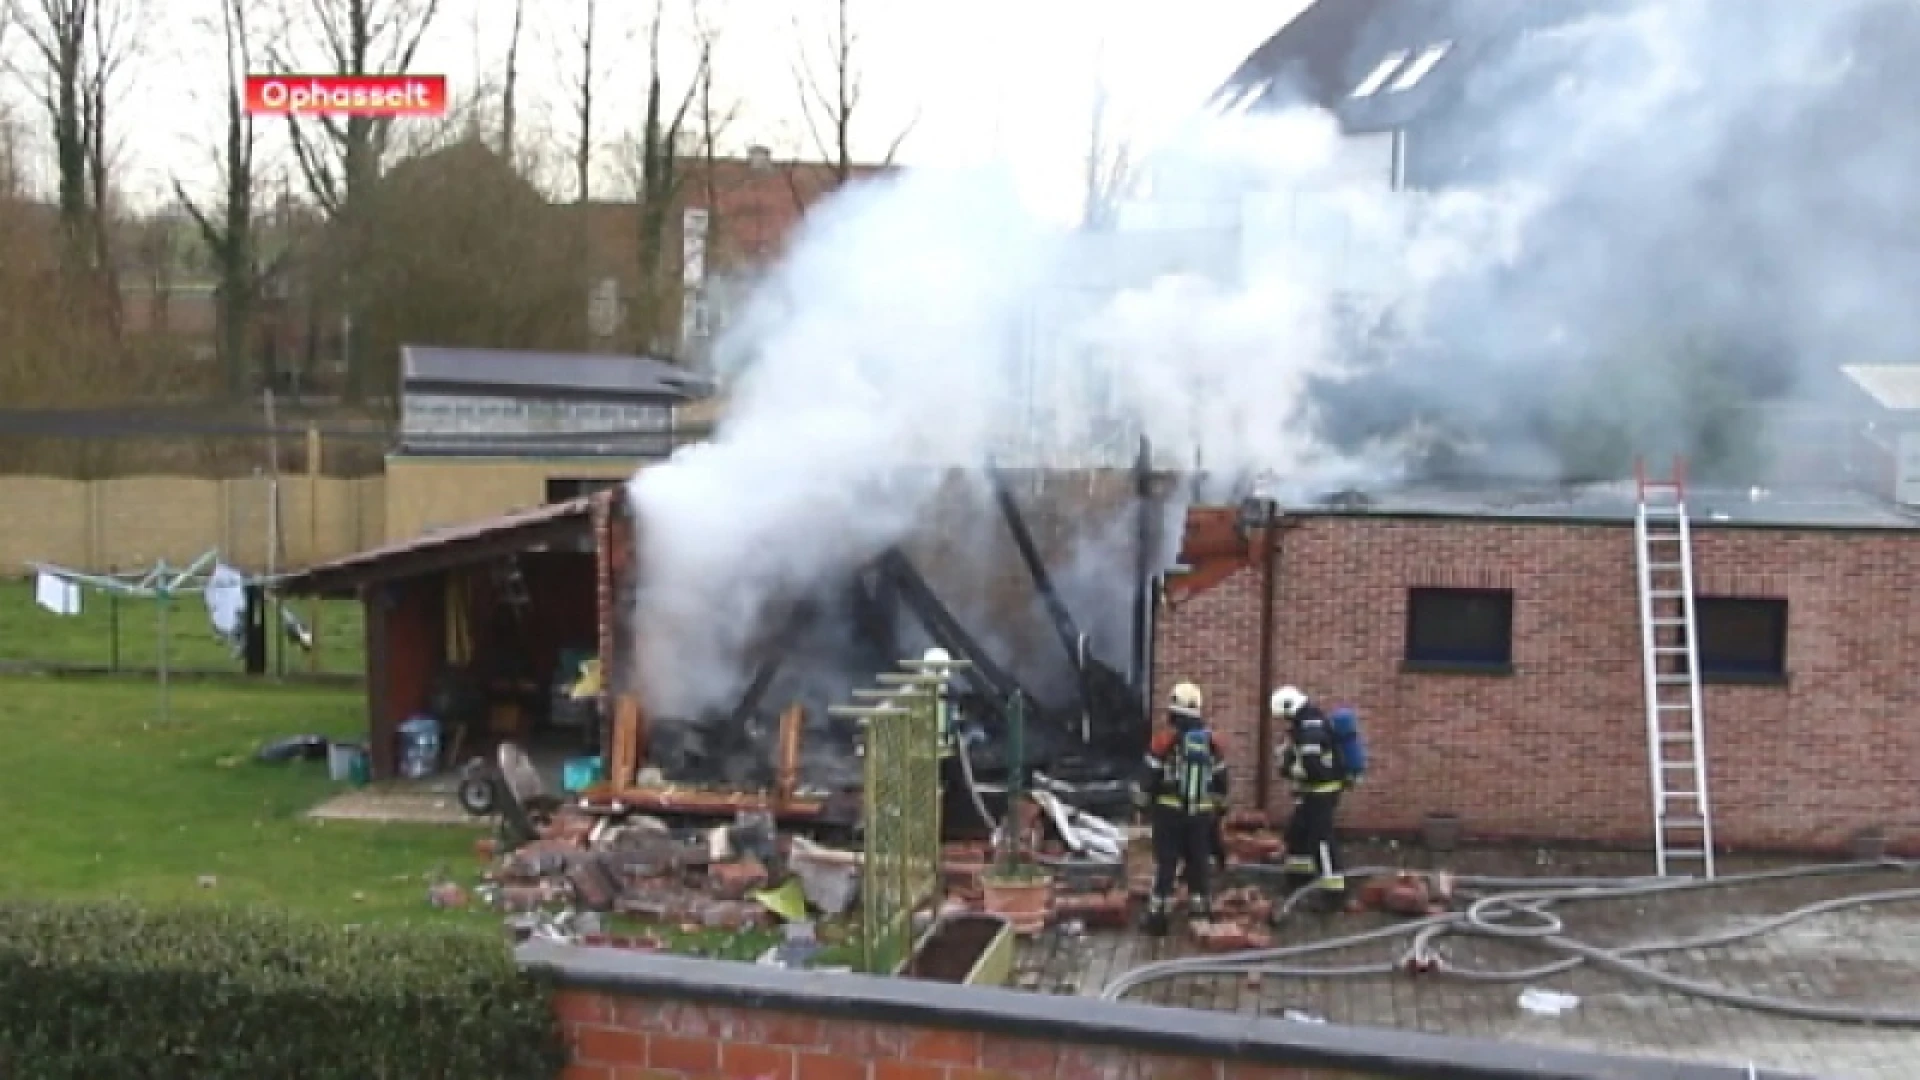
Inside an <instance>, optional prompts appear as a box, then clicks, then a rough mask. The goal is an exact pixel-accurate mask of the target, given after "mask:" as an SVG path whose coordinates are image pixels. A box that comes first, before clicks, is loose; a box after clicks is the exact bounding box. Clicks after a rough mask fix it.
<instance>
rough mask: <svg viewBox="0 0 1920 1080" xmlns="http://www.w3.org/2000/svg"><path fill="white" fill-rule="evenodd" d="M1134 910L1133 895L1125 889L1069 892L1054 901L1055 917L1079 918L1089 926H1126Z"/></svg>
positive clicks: (1063, 918) (1108, 927)
mask: <svg viewBox="0 0 1920 1080" xmlns="http://www.w3.org/2000/svg"><path fill="white" fill-rule="evenodd" d="M1132 911H1133V897H1131V896H1129V895H1128V894H1127V890H1125V889H1108V890H1106V891H1104V892H1091V893H1069V894H1067V895H1063V896H1059V897H1056V898H1055V899H1054V903H1053V914H1054V918H1055V919H1057V920H1066V919H1078V920H1079V921H1080V922H1082V923H1084V924H1086V925H1087V926H1088V927H1095V928H1100V929H1121V928H1124V927H1125V926H1126V925H1127V923H1128V921H1129V916H1130V915H1131V914H1132Z"/></svg>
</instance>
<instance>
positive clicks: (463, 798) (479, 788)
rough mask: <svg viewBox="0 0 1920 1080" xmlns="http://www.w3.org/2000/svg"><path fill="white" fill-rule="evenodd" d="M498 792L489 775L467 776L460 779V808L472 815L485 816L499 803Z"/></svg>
mask: <svg viewBox="0 0 1920 1080" xmlns="http://www.w3.org/2000/svg"><path fill="white" fill-rule="evenodd" d="M499 802H500V793H499V791H498V790H497V789H496V788H495V787H494V783H493V777H491V776H469V777H467V778H465V779H463V780H461V781H460V808H461V809H462V810H465V811H466V812H467V813H469V814H472V815H473V816H474V817H486V816H487V815H488V814H491V813H493V811H494V808H495V807H496V806H498V805H499Z"/></svg>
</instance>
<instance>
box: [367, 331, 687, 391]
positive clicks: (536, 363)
mask: <svg viewBox="0 0 1920 1080" xmlns="http://www.w3.org/2000/svg"><path fill="white" fill-rule="evenodd" d="M400 374H401V385H402V388H403V389H404V390H425V389H459V390H462V391H465V392H468V393H474V392H485V391H489V390H491V391H493V392H496V393H504V394H527V393H539V392H541V391H546V392H556V391H557V392H560V393H565V394H570V395H593V396H596V397H611V398H646V399H652V400H664V401H672V402H681V401H693V400H697V399H699V398H703V397H706V396H707V395H709V394H711V393H712V391H713V388H712V386H711V384H710V383H709V382H708V381H707V380H705V379H703V378H701V377H699V376H698V375H695V374H693V373H692V372H689V371H687V370H686V369H684V368H678V367H675V366H673V365H672V364H668V363H665V362H663V361H660V360H655V359H653V358H652V357H647V356H616V355H605V354H599V353H551V352H525V351H520V350H514V349H467V348H442V347H439V346H433V345H407V346H403V347H402V348H401V350H400Z"/></svg>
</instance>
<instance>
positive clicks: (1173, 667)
mask: <svg viewBox="0 0 1920 1080" xmlns="http://www.w3.org/2000/svg"><path fill="white" fill-rule="evenodd" d="M1689 501H1690V503H1691V504H1692V510H1691V512H1692V516H1693V520H1694V525H1695V531H1694V573H1695V581H1696V594H1697V596H1698V598H1699V600H1698V612H1699V635H1700V642H1699V648H1700V658H1701V660H1700V662H1701V669H1702V676H1703V681H1704V682H1705V684H1706V685H1705V687H1704V692H1705V698H1704V723H1705V730H1706V749H1707V759H1708V771H1709V785H1710V791H1711V796H1712V798H1713V800H1714V805H1713V813H1714V822H1715V829H1716V832H1717V838H1718V841H1719V843H1720V845H1721V846H1722V847H1724V848H1735V849H1748V850H1754V849H1782V850H1832V849H1840V848H1844V847H1845V846H1846V845H1847V844H1848V842H1849V839H1850V837H1852V836H1853V835H1854V834H1855V833H1856V832H1858V831H1860V830H1863V829H1869V828H1876V827H1878V828H1883V829H1885V830H1886V831H1887V834H1888V836H1889V839H1890V841H1891V842H1892V843H1894V844H1895V845H1898V846H1902V847H1915V846H1920V812H1916V811H1915V809H1914V794H1913V793H1914V791H1915V790H1916V782H1917V781H1920V774H1917V773H1916V771H1915V766H1914V764H1913V763H1914V762H1915V761H1916V760H1920V727H1916V726H1915V725H1914V724H1913V723H1912V722H1911V720H1912V713H1913V710H1914V708H1915V707H1916V705H1917V704H1920V670H1916V669H1915V667H1914V666H1913V664H1912V662H1911V659H1910V658H1911V656H1912V655H1913V653H1914V651H1915V650H1916V648H1920V621H1916V620H1915V619H1914V618H1913V617H1912V615H1911V605H1912V602H1913V601H1912V600H1911V597H1912V596H1913V595H1914V589H1915V587H1916V585H1920V562H1916V560H1915V555H1916V554H1920V535H1916V533H1915V531H1914V530H1915V528H1916V526H1920V517H1915V516H1912V515H1909V514H1907V513H1904V512H1901V511H1899V510H1896V509H1892V508H1889V507H1887V506H1886V505H1884V504H1882V503H1879V502H1877V501H1875V500H1872V499H1870V498H1868V497H1865V496H1853V495H1844V494H1837V495H1831V496H1821V497H1819V498H1812V497H1790V496H1784V495H1782V496H1774V495H1764V494H1763V495H1761V496H1760V497H1759V498H1758V499H1757V500H1756V499H1755V498H1754V493H1749V492H1742V493H1725V492H1711V493H1709V492H1695V493H1694V494H1692V495H1691V496H1690V499H1689ZM1633 513H1634V494H1633V492H1632V490H1631V488H1630V487H1628V488H1626V489H1625V490H1624V491H1618V490H1616V491H1611V492H1609V491H1600V490H1596V491H1593V492H1588V493H1582V494H1578V495H1575V496H1571V497H1567V496H1561V495H1557V494H1549V495H1536V496H1531V497H1529V496H1526V495H1504V494H1500V493H1492V494H1481V495H1460V494H1454V495H1444V496H1443V495H1434V496H1422V495H1415V494H1405V495H1393V496H1384V497H1380V498H1377V499H1374V500H1372V501H1370V502H1368V503H1366V504H1365V505H1349V506H1344V507H1343V506H1332V505H1319V506H1304V507H1286V508H1283V510H1282V512H1281V514H1280V516H1279V519H1278V524H1277V525H1276V526H1275V527H1274V528H1273V529H1272V530H1271V531H1270V532H1268V533H1265V534H1263V533H1261V532H1260V531H1259V530H1249V529H1244V528H1241V527H1238V526H1237V525H1236V511H1235V510H1234V509H1231V508H1228V509H1221V508H1210V509H1197V510H1195V511H1193V512H1192V513H1191V514H1190V516H1189V519H1188V523H1187V532H1186V537H1185V544H1184V548H1185V551H1184V554H1183V557H1182V562H1183V563H1184V564H1186V566H1187V567H1189V570H1188V572H1187V573H1186V574H1184V575H1181V576H1177V577H1175V578H1173V579H1172V580H1171V581H1170V584H1169V586H1168V590H1167V600H1166V603H1165V604H1164V605H1163V607H1162V610H1161V612H1160V614H1159V617H1158V622H1157V626H1156V642H1157V646H1156V656H1155V669H1154V670H1155V676H1156V678H1155V682H1156V697H1158V696H1160V695H1164V694H1165V693H1166V691H1167V689H1168V688H1169V687H1170V685H1171V684H1172V682H1174V681H1176V680H1179V679H1193V680H1196V681H1198V682H1199V683H1200V684H1201V685H1202V686H1203V687H1204V688H1205V689H1206V690H1207V691H1208V693H1209V702H1210V707H1211V712H1212V715H1213V716H1214V718H1215V722H1216V723H1217V724H1218V725H1220V727H1221V729H1222V731H1223V733H1224V735H1225V737H1226V739H1227V740H1228V742H1229V744H1230V746H1231V749H1232V752H1233V753H1234V754H1235V755H1236V761H1237V762H1239V763H1241V764H1240V768H1241V769H1242V770H1244V771H1243V773H1242V775H1243V776H1246V775H1247V774H1248V773H1252V774H1254V775H1253V776H1249V777H1248V780H1251V781H1254V782H1242V783H1241V784H1239V785H1238V788H1239V791H1240V792H1241V796H1240V797H1241V798H1242V799H1244V800H1246V801H1247V802H1248V803H1254V802H1258V801H1262V800H1264V802H1265V804H1266V806H1267V808H1268V809H1269V810H1276V811H1279V810H1283V809H1284V806H1283V804H1284V800H1285V798H1286V793H1285V789H1284V786H1283V785H1281V784H1280V783H1279V782H1278V781H1277V780H1276V779H1274V778H1272V777H1270V776H1265V777H1263V776H1262V774H1265V773H1269V772H1271V767H1270V766H1269V765H1267V764H1266V762H1267V760H1268V751H1267V749H1266V747H1268V746H1270V745H1271V743H1272V741H1273V734H1274V733H1273V732H1271V731H1269V730H1267V728H1268V724H1267V722H1266V721H1264V720H1263V719H1262V717H1264V715H1265V697H1266V694H1267V693H1268V692H1269V691H1270V690H1271V689H1272V688H1273V687H1275V686H1278V685H1282V684H1285V683H1295V684H1298V685H1299V686H1301V687H1302V688H1304V689H1306V690H1307V691H1308V692H1309V693H1311V694H1314V695H1316V696H1318V697H1320V698H1321V699H1322V700H1325V701H1330V702H1351V703H1353V704H1355V705H1358V706H1359V707H1360V708H1361V710H1362V716H1363V717H1364V718H1365V720H1364V722H1365V731H1366V736H1367V739H1368V742H1369V754H1370V755H1371V758H1372V769H1371V775H1370V777H1369V779H1368V781H1367V783H1366V785H1365V786H1363V787H1362V788H1361V789H1360V791H1358V792H1357V793H1356V794H1355V795H1354V796H1352V797H1351V798H1350V800H1349V802H1348V804H1347V806H1346V807H1345V809H1344V822H1343V824H1344V825H1345V827H1347V828H1349V829H1352V830H1356V831H1360V832H1386V833H1393V832H1404V831H1410V830H1414V829H1417V828H1418V827H1419V825H1420V823H1421V820H1422V818H1423V817H1424V815H1426V814H1428V813H1433V812H1451V813H1455V814H1458V815H1460V817H1461V818H1462V820H1463V823H1464V826H1465V828H1466V830H1467V831H1468V832H1469V833H1471V834H1477V835H1483V836H1489V837H1505V838H1513V839H1526V840H1538V841H1585V842H1594V843H1603V844H1614V845H1629V846H1642V845H1650V843H1651V839H1652V832H1653V826H1652V820H1653V819H1652V809H1651V807H1652V797H1651V794H1650V786H1651V785H1650V780H1649V756H1648V749H1647V723H1646V719H1645V705H1644V702H1645V697H1644V686H1643V681H1642V662H1641V637H1640V634H1641V628H1640V615H1639V609H1638V595H1637V592H1636V578H1635V572H1636V570H1635V554H1634V540H1633ZM1267 537H1270V538H1271V545H1272V549H1271V553H1270V555H1269V554H1268V553H1267V552H1266V551H1265V543H1266V538H1267ZM1263 612H1266V613H1270V614H1269V615H1268V617H1266V618H1264V619H1263Z"/></svg>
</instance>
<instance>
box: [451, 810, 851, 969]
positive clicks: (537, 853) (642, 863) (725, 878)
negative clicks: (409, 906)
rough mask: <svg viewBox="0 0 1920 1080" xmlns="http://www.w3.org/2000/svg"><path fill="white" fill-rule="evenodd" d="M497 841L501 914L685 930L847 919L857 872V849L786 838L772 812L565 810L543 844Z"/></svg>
mask: <svg viewBox="0 0 1920 1080" xmlns="http://www.w3.org/2000/svg"><path fill="white" fill-rule="evenodd" d="M499 847H500V845H499V844H498V842H496V841H493V840H482V841H481V842H480V844H479V845H478V848H477V850H478V854H479V855H480V856H481V858H482V859H483V860H484V861H485V862H486V863H487V864H488V866H487V869H486V871H485V872H484V873H483V875H482V883H481V885H480V886H479V887H478V888H476V889H475V890H474V894H475V897H476V898H477V899H479V900H481V901H482V902H484V903H487V904H488V905H490V906H491V907H493V908H495V909H497V910H499V911H502V912H505V913H508V914H511V915H526V914H529V913H536V912H549V911H554V910H564V911H567V912H573V913H592V914H612V915H619V916H626V917H628V918H630V919H632V920H634V921H638V922H641V923H646V924H655V925H659V926H662V927H670V928H674V929H678V930H683V931H700V930H715V931H729V932H738V931H743V930H756V929H771V928H773V927H774V926H775V925H777V924H778V923H780V922H782V921H787V922H792V921H798V920H799V919H802V918H805V917H806V916H807V915H808V909H811V910H813V911H818V912H820V913H822V914H824V915H826V916H828V917H831V916H835V915H840V914H844V913H845V912H846V911H847V910H848V909H849V908H850V907H851V906H852V903H853V901H854V899H855V893H856V887H857V881H858V870H859V857H858V856H857V855H853V854H850V853H846V852H836V851H832V850H831V849H826V848H820V847H818V846H816V845H812V844H810V843H809V842H808V841H807V840H806V839H805V838H802V837H792V836H783V835H781V834H779V833H778V832H777V831H776V830H775V828H774V824H773V820H772V818H771V817H770V816H769V815H765V814H741V815H739V816H738V817H737V818H736V819H735V821H734V823H733V824H731V825H725V826H719V827H713V828H675V827H673V826H671V825H669V824H668V823H667V822H665V821H663V820H661V819H659V818H656V817H649V816H646V815H637V814H635V815H626V816H609V815H603V814H595V813H591V812H588V811H586V810H582V809H578V808H573V807H561V808H560V809H558V810H556V811H555V812H554V813H553V815H552V816H551V818H550V819H549V820H548V821H546V822H544V823H542V824H541V825H540V827H539V836H538V837H537V838H536V839H534V840H532V841H529V842H527V843H524V844H522V845H520V846H518V847H513V848H511V849H510V850H506V851H501V850H499ZM436 888H437V889H438V890H439V891H438V892H436V893H434V894H433V895H432V896H431V897H430V899H431V900H432V902H434V903H435V904H436V905H437V906H456V905H457V901H456V899H455V895H454V894H453V892H452V891H450V890H449V889H448V888H447V887H446V886H438V887H436ZM518 925H519V926H520V927H521V928H523V929H525V928H526V926H527V924H526V923H524V922H522V923H519V924H518ZM585 936H588V937H602V936H607V935H597V934H593V935H585ZM642 942H643V944H644V939H642ZM629 944H631V942H629Z"/></svg>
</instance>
